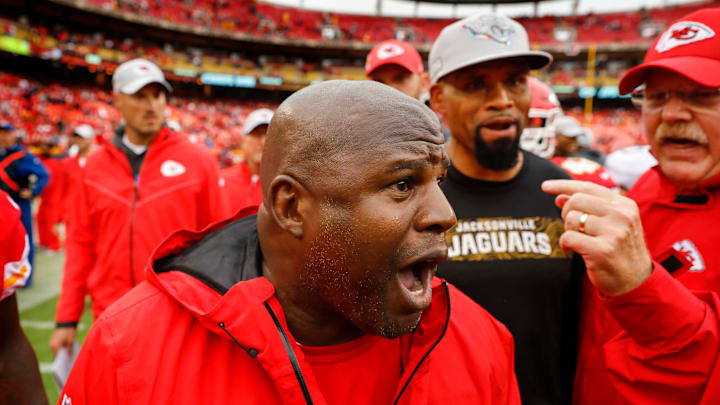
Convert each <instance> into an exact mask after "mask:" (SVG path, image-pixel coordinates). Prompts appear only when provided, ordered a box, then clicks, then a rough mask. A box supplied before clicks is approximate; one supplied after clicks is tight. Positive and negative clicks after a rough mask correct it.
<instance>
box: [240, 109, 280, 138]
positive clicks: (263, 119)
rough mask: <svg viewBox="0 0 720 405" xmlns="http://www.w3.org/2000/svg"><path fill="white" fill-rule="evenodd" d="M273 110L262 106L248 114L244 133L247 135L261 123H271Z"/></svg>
mask: <svg viewBox="0 0 720 405" xmlns="http://www.w3.org/2000/svg"><path fill="white" fill-rule="evenodd" d="M273 114H274V113H273V110H269V109H267V108H260V109H259V110H255V111H253V112H251V113H250V114H248V116H247V118H246V119H245V123H244V124H243V129H242V134H243V135H247V134H249V133H250V132H252V131H253V130H254V129H255V128H257V127H259V126H260V125H270V121H271V120H272V117H273Z"/></svg>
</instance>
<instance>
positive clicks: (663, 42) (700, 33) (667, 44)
mask: <svg viewBox="0 0 720 405" xmlns="http://www.w3.org/2000/svg"><path fill="white" fill-rule="evenodd" d="M714 36H715V31H713V30H712V29H711V28H710V27H708V26H707V25H705V24H702V23H699V22H695V21H680V22H678V23H675V24H673V25H672V26H671V27H670V28H669V29H668V30H667V31H665V32H664V33H663V34H662V36H661V37H660V39H659V40H658V42H657V45H655V50H656V51H657V52H658V53H662V52H665V51H669V50H671V49H673V48H676V47H678V46H682V45H688V44H692V43H693V42H698V41H702V40H705V39H708V38H712V37H714Z"/></svg>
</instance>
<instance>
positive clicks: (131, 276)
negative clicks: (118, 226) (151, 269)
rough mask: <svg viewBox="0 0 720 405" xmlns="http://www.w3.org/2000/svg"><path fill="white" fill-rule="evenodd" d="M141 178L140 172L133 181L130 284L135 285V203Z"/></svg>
mask: <svg viewBox="0 0 720 405" xmlns="http://www.w3.org/2000/svg"><path fill="white" fill-rule="evenodd" d="M139 179H140V174H138V175H136V176H135V181H134V183H133V201H132V205H131V206H130V285H131V286H133V287H135V272H134V271H133V270H134V269H133V267H134V266H133V257H134V256H133V250H134V249H133V245H134V244H133V233H134V232H133V231H134V229H135V203H136V202H137V200H138V181H139Z"/></svg>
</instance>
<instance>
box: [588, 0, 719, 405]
mask: <svg viewBox="0 0 720 405" xmlns="http://www.w3.org/2000/svg"><path fill="white" fill-rule="evenodd" d="M718 71H720V9H705V10H701V11H697V12H694V13H692V14H690V15H687V16H685V17H683V18H681V19H679V20H678V21H676V22H674V23H673V24H671V25H670V27H668V28H667V29H666V30H665V31H664V32H663V33H662V34H661V35H660V36H659V37H658V38H657V39H656V40H655V42H654V43H653V45H652V46H651V48H650V49H649V51H648V53H647V55H646V57H645V61H644V63H643V64H642V65H640V66H637V67H635V68H634V69H632V70H630V71H629V72H628V73H627V74H626V75H625V77H623V79H622V80H621V82H620V92H621V93H629V92H631V91H633V90H635V89H636V88H638V86H640V85H642V84H644V85H645V87H644V89H642V90H640V91H636V92H635V93H634V94H633V96H634V97H635V99H636V100H637V102H639V103H641V104H642V118H643V124H644V126H645V134H646V135H647V137H648V139H649V141H650V147H651V150H652V153H653V154H654V156H655V157H656V158H657V160H658V165H657V166H655V167H653V168H651V169H650V170H649V171H648V172H646V173H645V175H643V177H641V178H640V179H639V180H638V182H637V183H636V184H635V185H634V186H633V188H632V189H631V190H630V191H629V192H628V194H627V196H628V197H630V198H632V199H633V200H635V201H636V202H637V205H638V208H639V214H640V217H641V219H642V225H643V228H644V235H645V239H646V241H647V247H648V249H649V251H650V255H651V257H652V258H653V259H654V260H655V262H656V266H655V269H654V271H652V273H648V275H649V277H648V278H647V280H645V281H644V282H643V283H642V284H641V285H640V286H638V287H637V288H636V289H634V290H632V291H630V292H628V293H627V294H625V295H624V296H621V297H616V298H613V299H610V300H607V299H605V298H602V297H600V296H597V295H596V296H594V299H593V300H591V301H590V302H589V307H588V308H587V309H586V314H587V315H588V318H587V321H586V322H585V324H584V325H583V328H582V331H581V334H582V336H583V339H582V341H581V351H580V356H579V357H580V358H579V361H578V370H577V379H576V385H575V402H576V403H578V404H590V405H592V404H603V405H607V404H625V403H633V404H717V403H720V365H719V364H718V355H719V353H720V345H719V339H720V327H719V326H718V318H717V313H718V309H719V305H718V300H717V295H715V294H713V293H712V292H714V293H718V292H720V250H718V241H720V226H718V225H719V224H720V221H719V219H720V126H718V122H720V75H719V74H718ZM585 219H586V221H587V225H586V226H587V227H588V228H589V227H590V226H591V224H592V221H593V218H592V216H590V217H586V218H585ZM690 290H694V291H696V295H693V294H691V293H690V292H689V291H690ZM618 333H621V334H620V335H618Z"/></svg>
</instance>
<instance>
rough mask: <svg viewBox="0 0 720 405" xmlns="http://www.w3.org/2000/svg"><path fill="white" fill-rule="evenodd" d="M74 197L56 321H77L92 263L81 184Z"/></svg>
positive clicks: (92, 251)
mask: <svg viewBox="0 0 720 405" xmlns="http://www.w3.org/2000/svg"><path fill="white" fill-rule="evenodd" d="M78 181H82V179H78ZM74 198H75V202H74V203H73V204H71V205H70V206H71V213H70V215H69V217H68V223H67V231H68V236H67V240H66V241H65V266H64V268H63V279H62V285H61V289H60V299H59V300H58V304H57V312H56V315H55V321H56V322H78V321H79V320H80V317H81V316H82V313H83V309H84V307H85V294H86V281H87V275H88V273H89V272H90V270H91V269H92V267H93V265H94V264H95V253H94V249H93V241H94V237H93V235H94V230H93V227H92V222H91V220H90V214H89V210H90V208H89V204H88V198H87V192H86V190H85V185H84V183H81V184H80V185H79V186H78V187H77V188H76V192H75V195H74Z"/></svg>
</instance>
